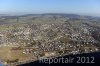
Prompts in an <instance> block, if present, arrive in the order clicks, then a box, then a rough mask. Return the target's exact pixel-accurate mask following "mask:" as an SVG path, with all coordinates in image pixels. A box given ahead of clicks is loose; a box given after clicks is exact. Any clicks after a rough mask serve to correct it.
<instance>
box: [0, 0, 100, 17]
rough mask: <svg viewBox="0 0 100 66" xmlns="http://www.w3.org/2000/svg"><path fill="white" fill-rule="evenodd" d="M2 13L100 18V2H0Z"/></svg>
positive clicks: (0, 11)
mask: <svg viewBox="0 0 100 66" xmlns="http://www.w3.org/2000/svg"><path fill="white" fill-rule="evenodd" d="M2 13H10V14H12V13H22V14H23V13H76V14H86V15H98V16H100V0H0V14H2Z"/></svg>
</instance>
